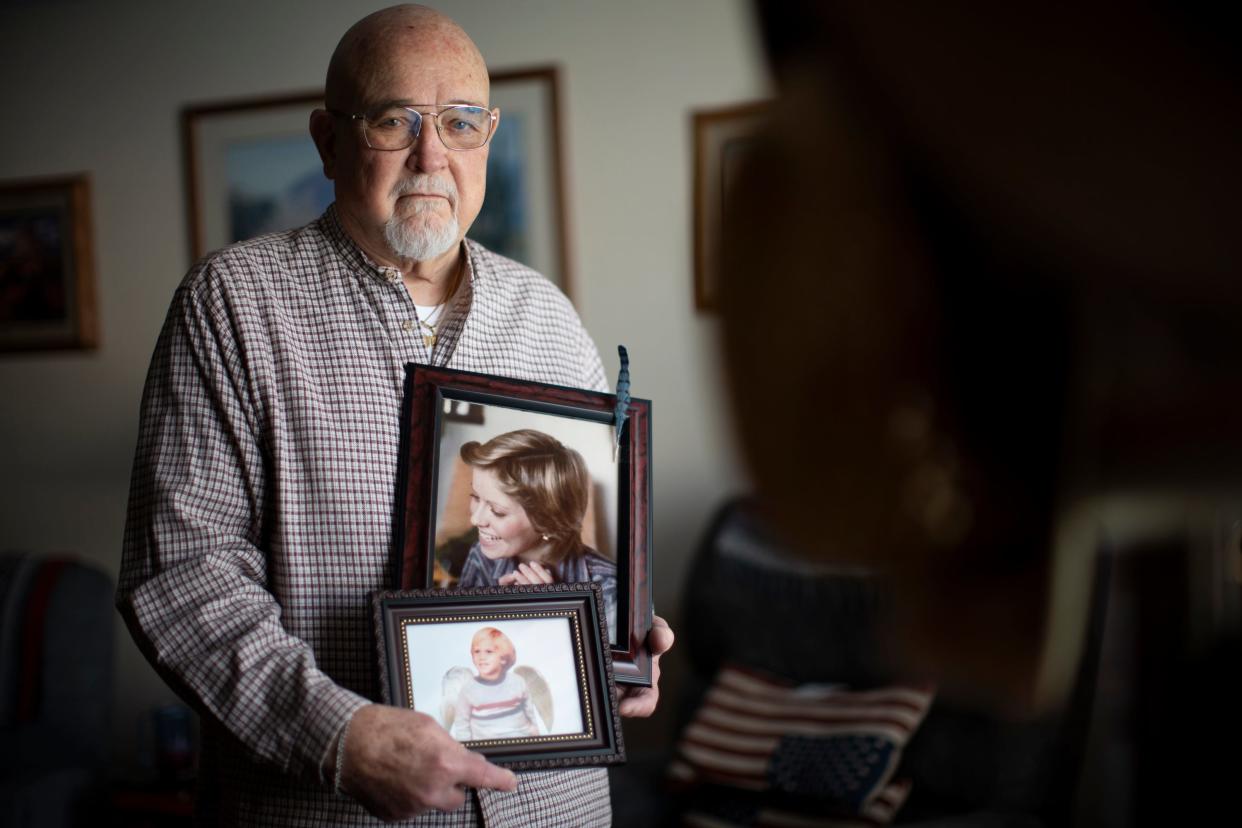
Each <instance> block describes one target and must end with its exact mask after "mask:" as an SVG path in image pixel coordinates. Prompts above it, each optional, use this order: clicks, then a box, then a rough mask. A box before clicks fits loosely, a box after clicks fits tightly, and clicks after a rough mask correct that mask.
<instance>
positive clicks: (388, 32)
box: [324, 3, 489, 112]
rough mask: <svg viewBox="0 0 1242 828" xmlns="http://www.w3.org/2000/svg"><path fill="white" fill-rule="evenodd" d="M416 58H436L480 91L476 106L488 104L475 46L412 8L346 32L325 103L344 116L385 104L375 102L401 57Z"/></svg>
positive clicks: (449, 24)
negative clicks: (478, 102) (479, 85)
mask: <svg viewBox="0 0 1242 828" xmlns="http://www.w3.org/2000/svg"><path fill="white" fill-rule="evenodd" d="M418 54H427V55H438V56H440V57H441V58H443V59H446V60H447V61H449V62H451V63H453V64H455V65H456V66H457V67H458V71H459V72H461V73H462V74H463V75H464V77H462V78H461V81H462V82H464V83H471V84H474V85H476V86H477V85H478V84H481V85H482V89H483V90H484V93H485V98H484V100H483V101H481V102H480V103H484V104H485V103H486V92H487V91H488V89H489V85H488V78H487V64H486V63H484V61H483V55H482V54H481V53H480V52H479V49H478V47H477V46H475V45H474V41H473V40H471V39H470V36H469V35H468V34H466V32H465V30H464V29H462V28H461V26H458V25H457V24H456V23H455V22H453V21H452V20H451V19H449V18H448V17H446V16H445V15H443V14H441V13H440V12H438V11H436V10H435V9H430V8H428V7H426V6H420V5H416V4H414V3H407V4H403V5H400V6H391V7H389V8H386V9H380V10H379V11H377V12H374V13H372V14H369V15H367V16H366V17H364V18H362V19H361V20H359V21H358V22H357V23H355V24H354V25H353V26H351V27H350V28H349V31H347V32H345V35H344V36H343V37H342V38H341V41H340V43H338V44H337V46H336V50H335V51H334V52H333V53H332V60H331V61H330V62H329V63H328V77H327V80H326V82H325V84H324V99H325V102H326V103H327V105H328V107H329V108H330V109H337V110H341V111H345V112H358V111H362V110H365V109H367V108H368V107H371V106H374V105H376V104H379V103H384V101H380V100H376V99H375V98H376V94H377V91H378V90H382V89H386V88H389V87H391V86H392V84H393V81H394V78H393V75H394V73H395V72H397V71H399V68H398V64H399V63H401V58H402V57H410V56H413V55H418ZM418 103H436V102H435V101H419V102H418Z"/></svg>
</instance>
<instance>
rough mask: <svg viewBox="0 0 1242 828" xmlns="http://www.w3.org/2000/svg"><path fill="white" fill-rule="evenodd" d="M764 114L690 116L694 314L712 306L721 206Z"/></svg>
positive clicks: (753, 109)
mask: <svg viewBox="0 0 1242 828" xmlns="http://www.w3.org/2000/svg"><path fill="white" fill-rule="evenodd" d="M766 112H767V104H765V103H750V104H743V105H740V106H732V107H728V108H725V109H712V110H704V111H700V112H695V113H694V114H693V124H694V306H695V308H696V309H698V310H702V311H714V310H715V309H716V307H717V301H718V297H717V292H718V284H719V272H718V268H719V261H718V256H719V250H720V225H721V222H722V220H723V218H724V211H725V203H726V201H727V200H728V197H729V191H730V188H731V186H732V183H733V181H734V179H735V178H736V175H737V171H738V167H739V164H740V162H741V160H742V158H744V157H745V155H746V153H747V151H748V150H749V148H750V146H751V143H752V141H753V137H754V134H755V131H756V130H757V129H758V128H759V126H760V125H761V123H762V121H763V117H764V115H765V114H766Z"/></svg>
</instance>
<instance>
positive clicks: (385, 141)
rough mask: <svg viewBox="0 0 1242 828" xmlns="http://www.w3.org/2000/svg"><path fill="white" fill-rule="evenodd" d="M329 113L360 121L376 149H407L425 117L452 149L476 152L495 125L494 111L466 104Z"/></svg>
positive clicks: (408, 106) (418, 131)
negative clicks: (433, 124)
mask: <svg viewBox="0 0 1242 828" xmlns="http://www.w3.org/2000/svg"><path fill="white" fill-rule="evenodd" d="M421 110H434V111H426V112H424V111H421ZM329 111H330V112H332V114H333V115H338V116H340V117H342V118H349V119H350V120H351V121H359V122H361V124H362V136H363V138H364V139H365V140H366V142H367V146H368V147H370V148H371V149H376V150H388V151H391V150H403V149H406V148H407V147H409V146H410V145H412V144H413V143H414V141H415V139H416V138H418V135H419V133H420V132H422V128H423V119H424V118H435V122H436V132H437V133H438V134H439V136H440V140H441V141H443V142H444V146H446V147H448V148H449V149H451V150H472V149H478V148H479V147H481V146H483V145H484V144H486V143H487V141H488V139H489V138H491V137H492V130H493V129H494V128H495V125H496V113H495V112H492V111H490V110H488V109H486V108H485V107H482V106H470V105H468V104H408V105H399V104H390V105H387V106H382V107H379V108H378V109H376V110H374V111H372V112H369V113H362V114H357V115H348V114H346V113H344V112H338V111H336V110H329Z"/></svg>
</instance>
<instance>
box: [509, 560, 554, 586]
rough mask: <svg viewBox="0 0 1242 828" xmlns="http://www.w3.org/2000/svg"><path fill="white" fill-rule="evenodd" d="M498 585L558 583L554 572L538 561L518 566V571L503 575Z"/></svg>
mask: <svg viewBox="0 0 1242 828" xmlns="http://www.w3.org/2000/svg"><path fill="white" fill-rule="evenodd" d="M496 583H498V584H500V585H501V586H509V585H510V584H530V585H534V584H554V583H556V578H554V577H552V570H550V569H548V568H547V567H546V566H543V565H542V564H540V563H539V562H538V561H531V562H530V563H520V564H518V568H517V569H515V570H513V571H512V572H510V573H509V574H508V575H501V576H500V579H499V580H497V581H496Z"/></svg>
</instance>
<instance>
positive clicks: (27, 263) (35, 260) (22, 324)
mask: <svg viewBox="0 0 1242 828" xmlns="http://www.w3.org/2000/svg"><path fill="white" fill-rule="evenodd" d="M97 334H98V331H97V327H96V318H95V262H94V253H93V248H92V245H91V213H90V179H89V178H88V177H87V175H86V174H85V173H82V174H79V175H72V176H66V177H63V178H42V179H31V180H25V181H9V182H5V183H0V351H35V350H55V349H66V348H78V349H87V348H93V347H95V345H96V343H97Z"/></svg>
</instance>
